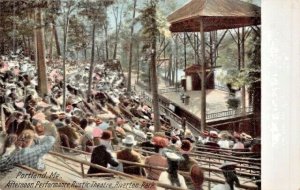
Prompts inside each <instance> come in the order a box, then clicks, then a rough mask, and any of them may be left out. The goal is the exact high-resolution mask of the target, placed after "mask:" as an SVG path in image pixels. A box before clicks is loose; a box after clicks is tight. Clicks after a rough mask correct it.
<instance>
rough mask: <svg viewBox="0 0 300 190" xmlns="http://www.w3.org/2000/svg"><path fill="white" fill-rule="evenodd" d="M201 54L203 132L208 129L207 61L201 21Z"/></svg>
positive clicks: (201, 21)
mask: <svg viewBox="0 0 300 190" xmlns="http://www.w3.org/2000/svg"><path fill="white" fill-rule="evenodd" d="M200 31H201V53H202V67H201V68H202V69H201V71H202V78H201V131H204V130H205V128H206V61H205V60H206V59H205V36H204V28H203V20H202V19H201V20H200Z"/></svg>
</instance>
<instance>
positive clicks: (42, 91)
mask: <svg viewBox="0 0 300 190" xmlns="http://www.w3.org/2000/svg"><path fill="white" fill-rule="evenodd" d="M35 19H36V23H38V25H39V26H38V27H37V28H36V32H35V34H36V35H35V38H36V39H35V42H36V44H35V45H36V57H35V59H36V65H37V70H38V92H39V95H40V96H41V97H44V95H46V94H48V87H47V72H46V59H45V38H44V26H43V15H42V11H41V9H35Z"/></svg>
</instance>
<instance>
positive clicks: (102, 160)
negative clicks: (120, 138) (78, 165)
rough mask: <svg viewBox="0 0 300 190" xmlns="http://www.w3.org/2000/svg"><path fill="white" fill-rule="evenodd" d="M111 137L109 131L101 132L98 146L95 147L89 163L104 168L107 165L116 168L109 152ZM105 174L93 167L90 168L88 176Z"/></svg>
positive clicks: (116, 164)
mask: <svg viewBox="0 0 300 190" xmlns="http://www.w3.org/2000/svg"><path fill="white" fill-rule="evenodd" d="M111 139H112V135H111V132H110V131H103V133H102V136H101V138H100V145H99V146H97V147H95V148H94V150H93V153H92V157H91V163H93V164H98V165H100V166H103V167H106V168H107V166H108V164H109V165H111V166H113V167H117V166H118V165H119V163H118V162H117V161H116V160H115V159H114V158H113V156H112V154H111V152H110V151H108V150H109V149H110V147H111ZM94 173H105V171H102V170H99V169H97V168H94V167H90V168H89V170H88V174H94Z"/></svg>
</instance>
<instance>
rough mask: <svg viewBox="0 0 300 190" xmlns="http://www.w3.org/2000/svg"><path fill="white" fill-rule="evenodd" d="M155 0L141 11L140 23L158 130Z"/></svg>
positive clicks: (157, 33)
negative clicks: (148, 62)
mask: <svg viewBox="0 0 300 190" xmlns="http://www.w3.org/2000/svg"><path fill="white" fill-rule="evenodd" d="M156 4H157V0H151V1H150V2H149V3H148V6H147V7H146V8H145V9H144V10H143V11H142V13H141V23H142V25H143V29H142V30H143V38H144V46H143V50H144V52H146V56H147V57H148V59H149V58H150V60H149V61H150V74H151V91H152V104H153V105H152V106H153V113H154V128H155V131H156V132H157V131H159V130H160V120H159V104H158V98H159V97H158V84H157V73H156V38H157V36H158V35H159V29H158V23H157V20H156V19H157V17H156V16H157V15H156Z"/></svg>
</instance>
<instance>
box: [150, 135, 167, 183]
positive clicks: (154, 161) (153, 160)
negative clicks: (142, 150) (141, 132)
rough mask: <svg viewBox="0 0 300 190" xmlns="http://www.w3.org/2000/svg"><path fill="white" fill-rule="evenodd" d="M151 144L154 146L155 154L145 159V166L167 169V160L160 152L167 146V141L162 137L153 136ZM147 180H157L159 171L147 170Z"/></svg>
mask: <svg viewBox="0 0 300 190" xmlns="http://www.w3.org/2000/svg"><path fill="white" fill-rule="evenodd" d="M152 144H153V145H154V146H155V152H156V153H157V154H153V155H151V156H149V157H147V158H146V159H145V165H148V166H159V167H163V168H165V167H167V166H168V162H167V159H166V158H165V157H164V156H163V155H162V150H163V148H165V147H166V146H167V145H168V139H165V138H163V137H159V136H155V137H153V139H152ZM146 172H147V178H148V179H151V180H158V178H159V176H160V174H161V170H157V169H152V168H147V169H146Z"/></svg>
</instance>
